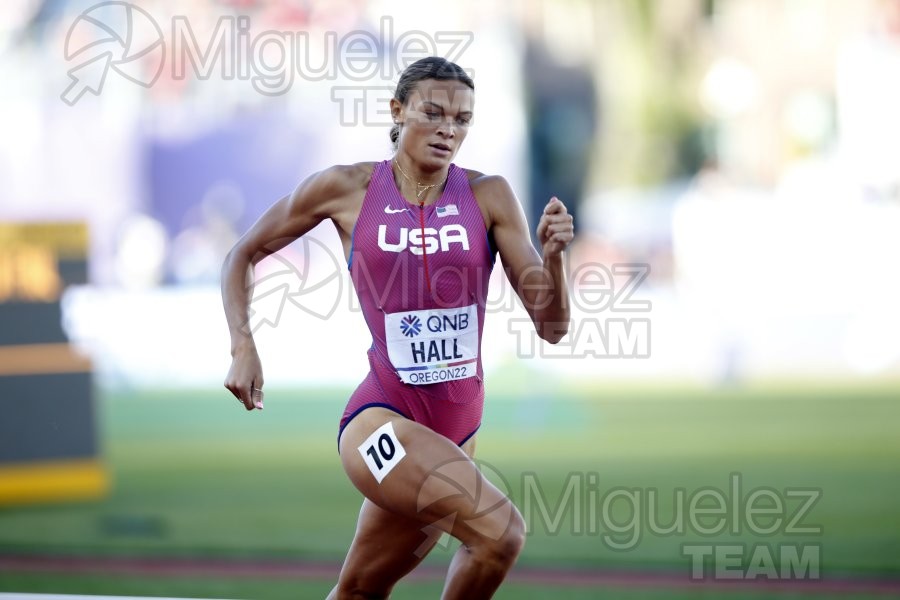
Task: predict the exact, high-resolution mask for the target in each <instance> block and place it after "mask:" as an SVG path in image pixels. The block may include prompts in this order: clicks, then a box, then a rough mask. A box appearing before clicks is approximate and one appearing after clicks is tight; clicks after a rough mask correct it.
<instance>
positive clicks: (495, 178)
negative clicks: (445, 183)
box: [465, 169, 519, 210]
mask: <svg viewBox="0 0 900 600" xmlns="http://www.w3.org/2000/svg"><path fill="white" fill-rule="evenodd" d="M465 171H466V174H467V176H468V178H469V186H470V187H471V188H472V193H473V194H475V198H476V199H477V200H478V202H479V203H481V204H484V205H486V206H487V207H488V209H489V210H490V208H492V207H496V208H499V209H505V208H509V207H511V206H513V205H515V204H518V202H519V201H518V200H517V199H516V194H515V192H514V191H513V189H512V186H511V185H510V184H509V182H508V181H507V180H506V178H505V177H503V176H502V175H488V174H485V173H482V172H481V171H476V170H474V169H465Z"/></svg>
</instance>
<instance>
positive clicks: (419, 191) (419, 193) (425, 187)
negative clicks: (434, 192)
mask: <svg viewBox="0 0 900 600" xmlns="http://www.w3.org/2000/svg"><path fill="white" fill-rule="evenodd" d="M394 164H395V165H397V168H398V169H400V174H401V175H403V176H404V177H406V180H407V181H408V182H410V183H415V184H416V200H421V199H422V194H424V193H425V192H427V191H428V190H430V189H431V188H433V187H437V186H439V185H442V184H443V183H444V182H446V181H447V177H449V176H450V170H449V169H448V170H447V175H445V176H444V181H442V182H440V183H432V184H431V185H425V184H424V183H419V182H418V181H413V180H412V178H411V177H410V176H409V175H407V174H406V171H404V170H403V167H401V166H400V161H398V160H397V159H396V158H395V159H394ZM419 188H422V189H419Z"/></svg>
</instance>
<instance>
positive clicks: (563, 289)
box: [473, 176, 575, 344]
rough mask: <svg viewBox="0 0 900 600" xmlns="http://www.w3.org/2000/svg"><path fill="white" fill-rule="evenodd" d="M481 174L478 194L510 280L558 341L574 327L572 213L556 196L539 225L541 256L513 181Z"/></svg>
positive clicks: (541, 328) (542, 331) (543, 330)
mask: <svg viewBox="0 0 900 600" xmlns="http://www.w3.org/2000/svg"><path fill="white" fill-rule="evenodd" d="M479 179H480V180H481V181H478V182H477V187H478V188H481V189H480V190H478V191H480V192H481V193H480V194H478V195H479V196H481V197H482V198H483V199H484V201H485V202H484V206H486V208H487V212H488V214H489V218H490V223H491V225H490V227H491V231H492V233H493V236H494V243H495V244H496V245H497V250H498V252H499V253H500V259H501V260H502V261H503V265H504V267H505V269H506V275H507V277H508V278H509V282H510V284H512V286H513V289H515V290H516V294H518V296H519V298H520V299H521V300H522V303H523V304H524V305H525V310H526V311H528V315H529V316H530V317H531V320H532V321H533V322H534V327H535V330H536V331H537V334H538V335H539V336H540V337H541V338H542V339H544V340H546V341H548V342H550V343H551V344H555V343H556V342H558V341H559V340H561V339H562V337H563V336H564V335H565V334H566V333H567V332H568V330H569V290H568V286H567V285H566V272H565V249H566V247H567V246H568V245H569V243H570V242H571V241H572V239H574V237H575V236H574V227H573V224H572V215H570V214H569V213H568V211H567V210H566V207H565V205H564V204H563V203H562V202H561V201H560V200H559V199H558V198H556V197H553V198H551V199H550V202H548V203H547V205H546V206H545V207H544V212H543V214H542V215H541V220H540V222H539V223H538V225H537V239H538V242H539V243H540V244H541V255H542V256H541V255H539V254H538V253H537V250H535V248H534V246H533V245H532V244H531V237H530V236H529V234H528V224H527V221H526V219H525V212H524V211H523V210H522V205H521V204H520V203H519V201H518V199H517V198H516V195H515V193H514V192H513V190H512V188H511V187H510V185H509V183H508V182H507V181H506V180H505V179H504V178H503V177H499V176H486V177H480V178H479ZM473 183H475V182H473ZM474 188H476V185H473V189H474Z"/></svg>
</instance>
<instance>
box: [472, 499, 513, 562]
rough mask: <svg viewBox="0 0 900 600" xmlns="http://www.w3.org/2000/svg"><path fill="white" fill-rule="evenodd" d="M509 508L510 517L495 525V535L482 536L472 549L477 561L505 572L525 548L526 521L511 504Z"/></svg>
mask: <svg viewBox="0 0 900 600" xmlns="http://www.w3.org/2000/svg"><path fill="white" fill-rule="evenodd" d="M509 508H510V511H509V513H508V516H504V517H503V518H502V519H501V521H500V522H499V523H497V524H495V526H494V529H493V533H489V534H487V535H482V536H481V538H480V540H479V541H478V543H477V544H474V545H473V546H471V548H470V551H471V552H472V553H473V554H474V555H475V557H476V559H477V560H480V561H481V562H484V563H488V564H490V565H493V566H496V567H497V568H501V569H504V570H505V569H509V568H510V567H511V566H512V565H513V563H514V562H516V559H517V558H518V556H519V553H521V552H522V548H523V547H524V546H525V520H524V519H523V518H522V515H521V514H520V513H519V511H518V510H517V509H516V507H515V506H514V505H513V504H512V503H511V502H510V503H509ZM500 512H503V511H500ZM498 525H499V526H498Z"/></svg>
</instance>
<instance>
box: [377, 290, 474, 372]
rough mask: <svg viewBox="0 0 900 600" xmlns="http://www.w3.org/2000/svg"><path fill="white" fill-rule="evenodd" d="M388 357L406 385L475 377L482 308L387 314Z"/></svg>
mask: <svg viewBox="0 0 900 600" xmlns="http://www.w3.org/2000/svg"><path fill="white" fill-rule="evenodd" d="M384 333H385V339H386V341H387V349H388V358H390V359H391V364H392V365H394V368H395V369H396V370H397V374H398V375H400V379H401V380H402V381H403V382H404V383H410V384H413V385H425V384H429V383H440V382H442V381H453V380H455V379H465V378H466V377H473V376H474V375H475V367H476V365H477V361H478V307H477V305H475V304H471V305H469V306H463V307H461V308H439V309H429V310H412V311H405V312H399V313H390V314H385V316H384Z"/></svg>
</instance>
